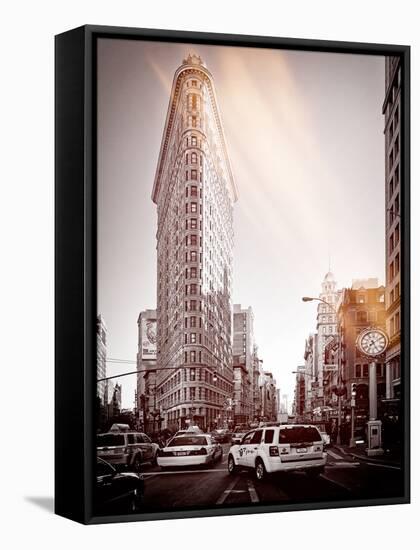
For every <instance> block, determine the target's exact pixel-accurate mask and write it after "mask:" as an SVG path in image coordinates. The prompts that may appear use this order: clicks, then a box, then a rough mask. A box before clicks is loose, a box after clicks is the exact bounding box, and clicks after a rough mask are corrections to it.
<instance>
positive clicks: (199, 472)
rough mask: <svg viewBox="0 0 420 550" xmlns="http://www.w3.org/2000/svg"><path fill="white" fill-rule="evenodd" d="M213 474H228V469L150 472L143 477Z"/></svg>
mask: <svg viewBox="0 0 420 550" xmlns="http://www.w3.org/2000/svg"><path fill="white" fill-rule="evenodd" d="M212 472H226V473H227V470H226V468H213V469H211V470H168V471H167V472H148V473H144V474H142V475H143V477H150V476H167V475H171V474H177V475H178V474H211V473H212Z"/></svg>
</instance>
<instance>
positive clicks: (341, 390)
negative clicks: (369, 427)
mask: <svg viewBox="0 0 420 550" xmlns="http://www.w3.org/2000/svg"><path fill="white" fill-rule="evenodd" d="M314 301H316V302H322V303H323V304H325V305H326V306H328V307H329V308H330V309H331V310H332V311H333V313H334V314H335V320H336V324H337V309H336V307H335V306H333V305H332V304H330V303H329V302H327V301H326V300H323V299H322V298H313V297H312V296H303V298H302V302H314ZM337 332H338V331H337ZM341 363H342V361H341V334H338V363H337V370H338V376H337V378H338V380H337V381H338V388H337V390H338V391H337V396H338V418H337V445H341V433H340V432H341V407H342V403H341V398H342V395H343V393H344V388H343V387H342V383H343V377H342V373H341ZM322 392H324V388H322Z"/></svg>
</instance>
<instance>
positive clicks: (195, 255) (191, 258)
mask: <svg viewBox="0 0 420 550" xmlns="http://www.w3.org/2000/svg"><path fill="white" fill-rule="evenodd" d="M190 260H191V261H192V262H196V261H197V252H196V251H195V250H192V251H191V252H190Z"/></svg>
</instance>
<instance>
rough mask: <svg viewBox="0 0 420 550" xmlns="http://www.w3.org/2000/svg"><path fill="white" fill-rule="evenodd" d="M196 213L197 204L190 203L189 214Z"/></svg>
mask: <svg viewBox="0 0 420 550" xmlns="http://www.w3.org/2000/svg"><path fill="white" fill-rule="evenodd" d="M196 212H197V203H196V202H192V203H191V213H192V214H195V213H196Z"/></svg>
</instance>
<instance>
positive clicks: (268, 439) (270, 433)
mask: <svg viewBox="0 0 420 550" xmlns="http://www.w3.org/2000/svg"><path fill="white" fill-rule="evenodd" d="M273 440H274V430H265V435H264V443H273Z"/></svg>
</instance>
